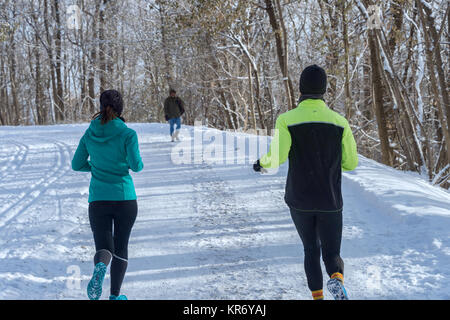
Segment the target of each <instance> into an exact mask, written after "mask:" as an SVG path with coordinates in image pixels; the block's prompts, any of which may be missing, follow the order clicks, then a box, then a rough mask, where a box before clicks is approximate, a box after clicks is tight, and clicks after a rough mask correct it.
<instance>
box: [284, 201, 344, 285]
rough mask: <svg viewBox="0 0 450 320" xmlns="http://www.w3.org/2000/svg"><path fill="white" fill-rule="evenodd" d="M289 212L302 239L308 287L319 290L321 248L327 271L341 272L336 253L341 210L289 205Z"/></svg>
mask: <svg viewBox="0 0 450 320" xmlns="http://www.w3.org/2000/svg"><path fill="white" fill-rule="evenodd" d="M291 216H292V220H293V221H294V224H295V227H296V228H297V232H298V234H299V235H300V238H301V239H302V242H303V248H304V251H305V261H304V264H305V272H306V278H307V279H308V287H309V289H310V290H311V291H316V290H321V289H322V288H323V276H322V268H321V266H320V252H321V251H322V256H323V262H324V264H325V268H326V271H327V273H328V275H329V276H331V275H332V274H334V273H336V272H339V273H341V274H344V261H342V259H341V257H340V251H341V240H342V211H339V212H317V213H309V212H299V211H296V210H294V209H291Z"/></svg>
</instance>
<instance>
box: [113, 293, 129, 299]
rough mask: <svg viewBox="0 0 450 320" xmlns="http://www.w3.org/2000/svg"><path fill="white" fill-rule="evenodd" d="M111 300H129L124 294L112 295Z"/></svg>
mask: <svg viewBox="0 0 450 320" xmlns="http://www.w3.org/2000/svg"><path fill="white" fill-rule="evenodd" d="M109 300H128V299H127V296H126V295H124V294H121V295H120V296H115V295H113V294H112V295H110V296H109Z"/></svg>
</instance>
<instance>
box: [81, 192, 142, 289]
mask: <svg viewBox="0 0 450 320" xmlns="http://www.w3.org/2000/svg"><path fill="white" fill-rule="evenodd" d="M137 211H138V207H137V201H136V200H126V201H94V202H91V203H89V221H90V223H91V229H92V233H93V234H94V242H95V249H96V254H95V257H94V264H97V263H99V262H103V263H104V264H105V265H108V264H109V262H110V261H111V260H112V263H111V294H113V295H116V296H118V295H119V292H120V287H121V285H122V282H123V278H124V277H125V272H126V269H127V266H128V240H129V239H130V234H131V229H132V228H133V225H134V222H135V221H136V216H137Z"/></svg>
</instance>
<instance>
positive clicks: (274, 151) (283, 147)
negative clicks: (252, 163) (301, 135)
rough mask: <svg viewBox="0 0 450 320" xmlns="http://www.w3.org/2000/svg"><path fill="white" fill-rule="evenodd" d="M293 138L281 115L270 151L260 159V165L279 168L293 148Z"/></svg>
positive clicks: (266, 167)
mask: <svg viewBox="0 0 450 320" xmlns="http://www.w3.org/2000/svg"><path fill="white" fill-rule="evenodd" d="M291 144H292V139H291V134H290V133H289V130H288V128H287V124H286V122H285V121H284V119H283V118H282V117H281V116H280V117H278V119H277V122H276V125H275V134H274V136H273V139H272V142H271V143H270V150H269V152H268V153H267V154H266V155H264V156H262V157H261V159H259V163H260V165H261V166H262V167H263V168H265V169H269V168H278V167H279V166H280V165H282V164H283V163H285V162H286V160H287V158H288V156H289V150H290V149H291Z"/></svg>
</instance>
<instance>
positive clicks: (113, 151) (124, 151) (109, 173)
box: [72, 118, 144, 202]
mask: <svg viewBox="0 0 450 320" xmlns="http://www.w3.org/2000/svg"><path fill="white" fill-rule="evenodd" d="M143 168H144V164H143V162H142V159H141V156H140V153H139V144H138V138H137V134H136V131H134V130H133V129H130V128H128V127H127V126H126V124H125V123H124V122H123V121H122V120H121V119H119V118H115V119H114V120H111V121H109V122H108V123H106V124H104V125H102V124H101V120H100V118H97V119H95V120H92V121H91V124H90V126H89V128H88V129H87V130H86V132H85V133H84V135H83V137H81V139H80V143H79V144H78V148H77V150H76V151H75V154H74V156H73V159H72V169H73V170H75V171H84V172H91V174H92V177H91V182H90V185H89V202H93V201H100V200H106V201H122V200H136V198H137V197H136V192H135V189H134V184H133V179H132V177H131V175H130V173H129V170H130V169H131V170H132V171H134V172H139V171H141V170H142V169H143Z"/></svg>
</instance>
